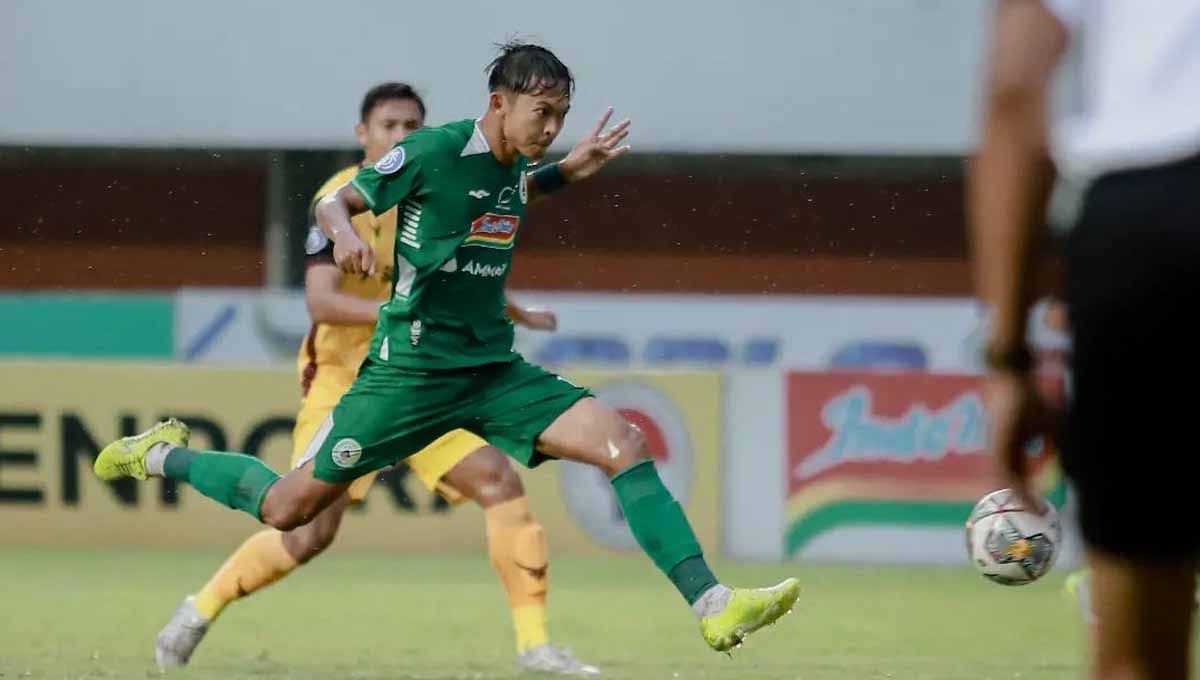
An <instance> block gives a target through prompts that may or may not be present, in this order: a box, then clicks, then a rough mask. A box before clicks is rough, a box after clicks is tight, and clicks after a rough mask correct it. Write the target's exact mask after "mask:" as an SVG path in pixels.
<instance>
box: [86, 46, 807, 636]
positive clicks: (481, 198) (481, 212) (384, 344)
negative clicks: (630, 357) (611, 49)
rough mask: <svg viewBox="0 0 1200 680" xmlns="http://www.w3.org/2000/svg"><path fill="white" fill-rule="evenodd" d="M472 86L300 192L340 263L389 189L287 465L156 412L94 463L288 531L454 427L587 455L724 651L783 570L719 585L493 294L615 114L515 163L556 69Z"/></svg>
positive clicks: (527, 50) (681, 529)
mask: <svg viewBox="0 0 1200 680" xmlns="http://www.w3.org/2000/svg"><path fill="white" fill-rule="evenodd" d="M488 87H489V97H488V106H487V110H486V112H485V113H484V114H483V116H482V117H481V118H479V119H478V120H463V121H459V122H454V123H450V124H448V125H443V126H441V127H437V128H432V129H428V130H422V131H418V132H414V133H413V134H411V135H409V136H408V137H407V138H406V139H405V140H404V141H403V142H401V143H400V144H399V145H397V146H396V147H395V148H393V149H392V151H391V152H390V153H388V154H387V155H386V156H384V157H383V158H382V159H381V160H380V161H379V162H377V163H376V164H375V165H374V166H373V167H368V168H365V169H363V170H362V171H361V172H359V174H358V175H357V176H356V177H355V178H354V180H353V181H352V182H351V183H349V184H348V185H346V186H344V187H342V188H341V189H339V190H338V191H336V192H334V193H332V194H331V195H329V196H328V197H326V198H325V199H323V200H322V201H321V202H320V203H319V204H318V206H317V209H316V214H317V221H318V223H319V225H320V226H321V228H322V229H323V230H324V231H325V232H326V233H327V234H328V235H329V237H330V238H331V239H333V241H334V252H333V255H334V260H335V262H336V263H337V265H338V266H339V267H340V268H341V269H342V270H343V271H345V272H347V273H351V274H353V273H362V272H368V271H371V269H372V267H373V264H374V263H373V254H372V251H371V249H370V248H369V247H367V246H366V245H365V244H364V243H363V242H362V240H361V239H360V238H358V236H357V235H356V232H355V231H354V229H353V227H352V225H351V222H350V216H351V215H352V214H355V213H357V212H361V211H362V210H365V209H370V210H372V211H374V212H375V213H382V212H384V211H387V210H389V209H391V208H392V207H396V206H398V207H399V210H400V216H399V217H400V221H399V225H398V233H397V236H396V246H395V262H396V267H395V272H394V274H393V294H392V297H391V299H390V300H389V301H388V302H386V303H385V304H384V306H383V307H382V308H381V310H380V313H379V323H378V326H377V329H376V333H375V337H374V339H373V341H372V345H371V351H370V353H369V354H368V357H367V360H366V361H365V362H364V363H363V365H362V367H361V369H360V370H359V373H358V377H357V379H356V381H355V383H354V385H353V387H351V388H350V391H349V392H348V393H347V394H346V395H345V396H343V397H342V399H341V401H340V402H339V403H338V406H337V407H336V408H335V409H334V411H333V413H332V415H331V416H330V417H329V419H328V420H327V421H326V423H325V424H324V426H322V427H321V429H320V430H319V431H318V432H317V434H316V436H315V437H314V439H313V441H312V442H311V443H310V445H309V446H308V449H307V451H306V453H305V455H304V456H302V457H301V459H300V461H299V462H298V464H297V467H296V468H295V469H293V470H292V471H291V472H289V473H287V474H286V475H283V476H282V477H281V476H279V475H277V474H276V473H275V472H273V471H272V470H270V469H269V468H268V467H266V466H265V465H264V464H263V463H262V462H261V461H259V460H258V459H256V458H253V457H250V456H244V455H241V454H231V453H223V452H214V451H197V450H192V449H188V448H186V446H187V428H186V426H185V425H184V424H182V423H180V422H179V421H175V420H169V421H166V422H164V423H160V424H159V425H157V426H155V427H154V428H153V429H151V430H149V431H148V432H145V433H143V434H141V435H138V436H136V437H127V438H125V439H121V440H118V441H116V442H114V443H112V444H110V445H109V446H107V447H106V448H105V449H104V450H103V451H102V452H101V453H100V455H99V457H98V458H97V459H96V465H95V470H96V473H97V474H98V475H99V476H100V477H101V478H103V479H116V478H119V477H134V478H138V479H144V478H146V477H147V476H165V477H168V478H171V479H180V480H185V481H187V482H189V483H190V484H191V485H192V486H193V487H195V488H196V489H197V490H198V491H200V492H201V493H203V494H204V495H206V496H209V497H210V498H213V499H214V500H216V501H218V502H220V503H222V504H224V505H226V506H228V507H231V508H234V509H239V510H243V511H245V512H247V513H249V514H250V515H252V516H254V517H255V518H256V519H258V520H260V521H262V522H264V523H266V524H269V525H271V526H274V527H276V528H278V529H282V530H288V529H291V528H293V527H296V526H299V525H303V524H305V523H306V522H308V521H309V520H311V519H312V517H313V516H314V515H316V514H317V513H318V512H319V511H320V510H321V509H322V508H324V507H325V506H327V505H328V504H329V503H331V502H333V501H334V500H335V499H337V498H339V497H341V496H342V494H343V493H344V492H345V489H346V487H347V485H348V484H350V483H351V482H352V481H354V480H355V479H357V478H359V477H361V476H362V475H363V474H365V473H367V472H370V471H372V470H376V469H379V468H383V467H386V466H389V465H393V464H395V463H396V462H398V461H400V460H403V459H404V458H406V457H407V456H409V455H411V454H413V453H415V452H417V451H419V450H421V449H422V448H424V447H425V446H427V445H428V444H429V443H430V442H432V441H433V440H434V439H436V438H437V437H439V436H441V435H443V434H445V433H446V432H449V431H451V430H454V429H456V428H463V429H466V430H469V431H472V432H474V433H476V434H478V435H479V436H481V437H483V438H484V439H486V440H487V441H489V442H491V443H492V444H494V445H495V446H497V447H499V448H500V449H502V450H504V451H505V452H506V453H507V454H508V455H509V456H511V457H512V458H514V459H515V460H517V461H519V462H521V463H522V464H524V465H526V466H528V467H534V466H537V465H538V464H540V463H542V462H544V461H545V460H548V459H567V460H573V461H577V462H580V463H584V464H588V465H593V466H595V467H597V468H599V469H601V470H603V471H604V472H605V473H606V474H607V475H608V477H609V478H610V479H611V481H612V485H613V489H614V491H615V494H616V497H617V499H618V502H619V503H620V506H621V509H622V511H623V512H624V514H625V517H626V519H627V520H628V522H629V526H630V529H631V530H632V532H633V534H634V536H635V537H636V538H637V540H638V543H639V544H640V545H641V546H642V548H643V549H644V550H645V551H646V553H647V554H648V555H649V557H650V558H651V560H653V561H654V563H655V565H657V566H658V568H659V569H661V570H662V571H663V573H664V574H666V575H667V577H668V578H669V579H670V580H671V582H672V583H673V584H674V585H675V587H676V588H677V589H678V590H679V592H680V594H681V595H682V596H683V597H684V599H685V600H686V601H687V602H688V603H689V604H690V605H691V606H692V608H693V610H694V611H695V612H696V614H697V616H698V617H699V619H700V629H701V633H702V635H703V637H704V639H705V641H706V642H707V643H708V644H709V645H710V646H711V647H712V648H713V649H716V650H719V651H728V650H730V649H732V648H733V647H735V646H737V645H739V644H740V643H741V641H742V640H743V639H744V638H745V637H746V636H747V635H749V634H750V633H752V632H754V631H756V630H758V629H759V628H762V627H763V626H766V625H768V624H771V623H773V622H774V621H776V620H777V619H778V618H779V617H780V616H782V615H783V614H784V613H786V612H788V611H789V610H790V609H791V608H792V606H793V605H794V604H795V601H796V599H797V597H798V596H799V584H798V583H797V581H796V580H795V579H788V580H786V581H784V582H783V583H780V584H779V585H777V586H774V587H771V588H760V589H741V588H729V587H726V586H725V585H723V584H721V582H720V581H719V580H718V579H717V578H716V577H715V576H714V575H713V573H712V571H711V570H710V569H709V567H708V565H707V563H706V562H705V560H704V557H703V554H702V551H701V548H700V545H699V542H698V541H697V540H696V537H695V534H694V533H693V532H692V529H691V526H690V525H689V523H688V520H687V518H686V517H685V516H684V513H683V510H682V508H681V507H680V505H679V504H678V503H677V502H676V501H675V499H674V498H672V496H671V494H670V492H669V491H668V490H667V489H666V487H665V486H664V485H663V483H662V481H661V479H660V478H659V475H658V472H657V470H656V469H655V466H654V463H653V461H652V460H651V457H650V452H649V450H648V449H647V444H646V439H645V437H644V436H643V434H642V433H641V432H640V431H639V430H638V429H637V427H635V426H634V425H633V424H631V423H630V422H628V421H627V420H626V419H625V418H623V417H622V416H621V415H620V414H618V413H617V412H616V411H615V410H613V409H612V408H609V407H608V406H606V405H604V404H602V403H600V402H599V401H598V400H596V399H595V398H594V397H593V395H592V393H591V392H589V391H588V390H587V389H585V388H582V387H578V386H576V385H573V384H571V383H570V382H568V381H566V380H564V379H563V378H561V377H559V376H557V375H554V374H552V373H549V372H547V371H545V370H544V369H542V368H540V367H538V366H535V365H533V364H530V363H528V362H526V361H525V360H524V359H523V358H522V357H521V356H520V355H519V354H517V353H516V352H515V351H514V350H513V328H512V323H511V322H510V321H509V319H508V317H507V316H506V314H505V311H504V308H505V307H504V286H505V280H506V279H507V277H508V273H509V270H510V268H511V264H512V252H513V247H514V245H515V244H516V241H517V238H518V236H519V234H520V230H521V228H522V223H523V221H524V218H525V210H526V207H527V205H528V204H530V203H531V202H533V201H535V200H537V199H538V198H540V197H544V196H546V195H548V194H550V193H552V192H554V191H557V190H558V189H561V188H563V187H564V186H565V185H569V184H573V183H576V182H580V181H583V180H585V179H587V178H588V177H590V176H591V175H593V174H594V173H596V172H597V171H598V170H600V169H601V168H603V167H604V166H605V165H606V164H607V163H608V162H609V161H611V160H613V159H615V158H617V157H619V156H621V155H622V154H624V153H625V152H627V151H628V149H629V147H628V146H624V145H622V142H623V140H624V139H625V137H626V136H627V135H628V134H629V128H630V122H629V121H628V120H625V121H623V122H621V123H618V124H617V125H615V126H613V127H611V128H607V129H606V125H607V123H608V120H609V117H610V116H611V114H612V110H611V109H609V110H608V112H606V113H605V114H604V115H603V117H601V119H600V121H599V122H598V123H597V124H596V126H595V127H594V128H593V129H592V130H591V132H590V133H589V134H587V135H586V136H584V138H583V139H582V140H580V141H579V143H577V144H576V145H575V147H574V148H573V149H572V150H571V151H570V153H568V154H567V156H566V157H565V158H564V159H563V160H562V161H560V162H558V163H555V164H550V165H548V166H546V167H544V168H539V169H537V170H535V171H533V172H527V165H528V164H529V162H530V161H536V160H538V159H540V158H541V157H542V156H543V155H545V153H546V151H547V149H548V148H549V147H550V144H551V143H552V142H553V141H554V139H555V138H556V137H557V136H558V133H559V132H560V131H561V129H562V126H563V121H564V120H565V118H566V115H567V112H568V110H569V109H570V105H571V96H572V94H573V90H574V80H573V77H572V75H571V72H570V71H569V70H568V69H567V67H566V66H565V65H564V64H563V63H562V62H561V61H559V59H558V58H557V57H556V56H555V55H554V54H553V53H551V52H550V51H549V50H547V49H545V48H542V47H539V46H536V45H529V44H521V43H514V44H510V45H507V46H505V47H504V48H503V50H502V53H501V54H500V56H499V57H497V58H496V60H495V61H493V62H492V64H491V65H490V69H489V78H488Z"/></svg>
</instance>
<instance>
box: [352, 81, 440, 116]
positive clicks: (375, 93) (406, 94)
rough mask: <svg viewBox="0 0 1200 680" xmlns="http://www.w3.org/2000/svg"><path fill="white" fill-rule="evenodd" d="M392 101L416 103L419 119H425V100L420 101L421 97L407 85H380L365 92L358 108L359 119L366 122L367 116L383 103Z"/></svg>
mask: <svg viewBox="0 0 1200 680" xmlns="http://www.w3.org/2000/svg"><path fill="white" fill-rule="evenodd" d="M392 99H411V100H412V101H414V102H416V104H417V108H418V109H421V117H422V118H424V117H425V100H424V99H421V95H419V94H417V91H416V90H414V89H413V86H412V85H409V84H408V83H380V84H378V85H376V86H375V87H372V88H371V89H369V90H367V93H366V94H365V95H363V100H362V106H361V107H360V108H359V119H360V120H361V121H362V122H364V123H365V122H367V116H369V115H371V112H372V111H374V110H375V107H376V106H379V105H380V104H382V103H383V102H386V101H390V100H392Z"/></svg>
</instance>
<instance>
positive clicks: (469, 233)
mask: <svg viewBox="0 0 1200 680" xmlns="http://www.w3.org/2000/svg"><path fill="white" fill-rule="evenodd" d="M527 165H528V161H527V160H526V159H525V158H524V157H520V158H518V160H517V162H516V163H513V164H512V165H501V164H500V163H499V162H498V161H497V160H496V157H495V156H493V155H492V152H491V149H490V147H489V146H488V141H487V138H486V137H484V136H483V132H482V131H481V130H480V129H479V126H478V125H477V124H476V122H475V121H474V120H463V121H458V122H455V123H449V124H447V125H443V126H441V127H434V128H425V129H421V130H417V131H416V132H413V133H412V134H410V135H409V136H408V137H406V138H405V140H404V141H403V142H401V143H400V144H397V145H396V146H395V148H393V149H392V150H391V151H390V152H388V154H387V155H386V156H384V157H383V158H381V159H380V160H379V162H378V163H376V164H375V165H374V166H373V167H367V168H363V169H362V170H361V171H359V173H358V174H357V175H356V176H355V177H354V180H353V182H352V184H353V185H354V188H355V189H357V190H358V192H359V193H360V194H362V197H363V200H364V201H365V202H366V204H367V206H368V207H370V209H371V211H372V212H374V213H375V214H376V215H379V214H382V213H384V212H387V211H388V210H390V209H392V208H397V210H398V214H397V222H396V246H395V254H396V268H395V272H394V273H393V275H392V297H391V299H390V300H388V301H387V302H386V303H384V305H383V307H381V308H380V310H379V324H378V326H377V327H376V329H375V337H374V338H373V339H372V341H371V355H370V356H371V357H372V358H374V359H376V360H378V361H381V362H384V363H387V364H390V365H392V366H396V367H400V368H407V369H418V370H440V369H453V368H465V367H470V366H480V365H483V364H490V363H496V362H504V361H512V360H514V359H516V358H517V354H516V353H515V352H514V350H513V324H512V321H510V320H509V318H508V315H507V314H506V312H505V307H504V300H505V297H504V286H505V281H506V280H507V279H508V272H509V268H510V267H511V265H512V251H513V246H514V245H516V241H517V232H518V231H519V229H520V226H521V220H522V219H523V218H524V217H525V203H526V201H527V200H528V193H527V189H526V184H525V168H526V166H527Z"/></svg>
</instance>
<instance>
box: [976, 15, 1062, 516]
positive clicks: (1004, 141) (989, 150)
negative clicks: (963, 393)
mask: <svg viewBox="0 0 1200 680" xmlns="http://www.w3.org/2000/svg"><path fill="white" fill-rule="evenodd" d="M995 26H996V27H995V32H994V35H993V47H992V54H991V59H990V64H989V69H988V70H989V75H988V84H987V95H986V98H985V105H984V108H985V113H984V126H983V136H982V140H981V145H980V150H979V153H978V156H977V158H976V159H975V160H974V161H973V163H972V167H971V171H970V173H969V175H968V182H967V185H968V186H967V204H968V212H969V218H970V223H971V230H970V236H971V246H972V255H973V260H974V262H973V264H974V267H975V280H976V287H977V290H978V292H979V296H980V298H982V300H983V301H984V302H985V303H986V304H987V305H988V306H989V307H990V308H991V314H992V323H991V329H990V333H989V336H990V337H989V338H988V340H987V346H986V349H987V363H988V373H987V378H986V379H985V381H984V390H983V393H984V399H985V401H986V403H987V408H988V416H989V423H988V425H989V432H990V433H991V435H992V436H991V437H989V439H990V440H991V443H990V447H991V449H992V452H993V456H994V460H995V462H996V469H997V472H998V473H999V476H1000V482H1001V483H1002V484H1003V485H1004V486H1007V487H1009V488H1011V489H1012V490H1013V491H1014V492H1015V493H1016V494H1017V495H1018V496H1019V497H1020V498H1021V500H1022V501H1023V502H1025V503H1027V504H1029V505H1026V507H1039V504H1038V502H1037V500H1036V497H1035V495H1034V493H1033V488H1032V481H1031V479H1030V475H1031V472H1032V468H1031V467H1030V466H1029V459H1028V456H1027V455H1026V452H1025V444H1026V442H1027V441H1028V440H1029V439H1030V438H1032V437H1033V436H1034V435H1037V434H1052V433H1054V432H1055V431H1056V430H1057V429H1058V425H1057V423H1056V420H1057V418H1056V414H1055V413H1054V412H1053V411H1052V410H1051V409H1049V408H1048V406H1047V404H1046V403H1045V400H1043V399H1041V398H1040V396H1039V395H1038V393H1037V391H1036V390H1035V389H1034V388H1033V380H1032V377H1031V373H1030V371H1031V368H1032V365H1033V362H1032V357H1031V355H1030V352H1029V349H1028V345H1027V344H1026V341H1025V328H1026V321H1027V318H1028V313H1029V307H1028V304H1029V299H1030V292H1029V281H1030V280H1031V278H1032V277H1031V276H1030V272H1031V271H1032V269H1033V253H1034V250H1033V249H1034V244H1035V242H1036V239H1037V233H1036V231H1037V228H1038V227H1040V226H1041V224H1042V223H1043V220H1042V218H1041V216H1042V214H1043V212H1044V210H1045V206H1046V200H1047V197H1048V196H1049V193H1050V188H1051V186H1052V183H1053V166H1052V165H1051V163H1050V159H1049V158H1048V156H1047V153H1046V151H1047V139H1046V137H1047V130H1046V121H1045V116H1046V109H1047V101H1048V96H1049V91H1050V83H1051V80H1052V78H1053V74H1054V72H1055V68H1056V64H1057V63H1058V61H1059V59H1060V58H1061V57H1062V55H1063V53H1064V52H1065V49H1066V46H1067V38H1068V36H1067V32H1066V30H1065V28H1064V27H1063V26H1062V25H1061V24H1059V23H1058V21H1057V19H1056V18H1055V17H1054V15H1053V14H1051V13H1050V11H1049V10H1047V9H1046V7H1044V6H1043V5H1042V4H1041V3H1036V2H1004V3H1000V4H999V5H998V7H997V15H996V24H995Z"/></svg>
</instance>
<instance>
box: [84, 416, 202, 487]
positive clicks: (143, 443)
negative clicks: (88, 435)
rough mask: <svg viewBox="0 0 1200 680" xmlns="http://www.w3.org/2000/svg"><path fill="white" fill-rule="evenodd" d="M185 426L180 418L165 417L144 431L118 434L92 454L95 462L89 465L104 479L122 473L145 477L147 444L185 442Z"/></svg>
mask: <svg viewBox="0 0 1200 680" xmlns="http://www.w3.org/2000/svg"><path fill="white" fill-rule="evenodd" d="M189 434H190V432H189V431H188V426H187V425H184V424H183V423H182V422H180V421H178V420H176V419H174V418H168V419H166V420H164V421H162V422H161V423H158V424H157V425H155V426H154V427H152V428H150V429H149V430H146V431H145V432H143V433H141V434H139V435H134V436H132V437H122V438H121V439H118V440H117V441H115V442H113V443H111V444H109V445H108V446H106V447H104V449H103V450H101V451H100V455H99V456H96V464H95V465H93V466H92V469H93V470H95V472H96V476H97V477H99V478H100V479H103V480H104V481H106V482H111V481H113V480H114V479H121V478H122V477H133V478H134V479H145V478H146V477H147V476H148V475H147V473H146V453H147V452H148V451H149V450H150V447H152V446H154V445H155V444H158V443H160V442H165V443H167V444H171V445H172V446H187V443H188V435H189Z"/></svg>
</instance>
